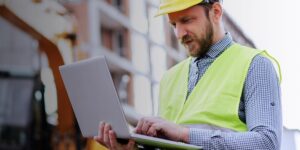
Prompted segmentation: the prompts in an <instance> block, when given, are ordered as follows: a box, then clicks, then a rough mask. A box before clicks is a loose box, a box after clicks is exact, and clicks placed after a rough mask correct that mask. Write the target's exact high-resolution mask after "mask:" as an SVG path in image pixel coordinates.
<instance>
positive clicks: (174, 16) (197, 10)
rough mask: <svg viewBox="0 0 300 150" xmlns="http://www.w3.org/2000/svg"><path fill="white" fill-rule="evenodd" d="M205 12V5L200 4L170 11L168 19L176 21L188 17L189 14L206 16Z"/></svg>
mask: <svg viewBox="0 0 300 150" xmlns="http://www.w3.org/2000/svg"><path fill="white" fill-rule="evenodd" d="M204 13H205V12H204V8H203V7H201V6H199V5H195V6H193V7H190V8H188V9H185V10H181V11H177V12H173V13H169V14H168V20H169V22H175V21H178V20H180V19H181V18H184V17H188V16H204V15H205V14H204Z"/></svg>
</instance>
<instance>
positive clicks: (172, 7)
mask: <svg viewBox="0 0 300 150" xmlns="http://www.w3.org/2000/svg"><path fill="white" fill-rule="evenodd" d="M202 1H203V0H189V1H187V2H184V3H177V4H169V5H162V6H160V7H159V10H158V12H157V13H156V15H155V16H154V17H157V16H161V15H165V14H169V13H173V12H177V11H181V10H184V9H187V8H190V7H192V6H194V5H197V4H199V3H201V2H202Z"/></svg>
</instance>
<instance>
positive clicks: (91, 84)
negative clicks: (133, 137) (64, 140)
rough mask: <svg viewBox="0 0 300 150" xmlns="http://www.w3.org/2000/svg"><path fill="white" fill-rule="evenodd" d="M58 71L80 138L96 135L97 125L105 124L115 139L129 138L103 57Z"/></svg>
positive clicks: (74, 64) (76, 63)
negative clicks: (110, 128) (110, 127)
mask: <svg viewBox="0 0 300 150" xmlns="http://www.w3.org/2000/svg"><path fill="white" fill-rule="evenodd" d="M59 70H60V73H61V76H62V79H63V82H64V85H65V87H66V90H67V93H68V96H69V99H70V101H71V104H72V107H73V111H74V113H75V116H76V119H77V121H78V123H79V127H80V130H81V132H82V135H83V136H84V137H92V136H95V135H97V134H98V125H99V122H100V121H105V122H108V123H110V124H111V125H112V128H113V129H114V131H115V132H116V133H117V136H118V138H124V139H128V138H130V133H129V130H128V126H127V123H126V120H125V116H124V114H123V110H122V108H121V105H120V102H119V98H118V95H117V93H116V90H115V87H114V84H113V80H112V78H111V75H110V72H109V69H108V66H107V64H106V60H105V57H104V56H100V57H95V58H91V59H87V60H83V61H78V62H75V63H73V64H68V65H64V66H60V67H59ZM106 108H109V109H106ZM91 118H92V119H91Z"/></svg>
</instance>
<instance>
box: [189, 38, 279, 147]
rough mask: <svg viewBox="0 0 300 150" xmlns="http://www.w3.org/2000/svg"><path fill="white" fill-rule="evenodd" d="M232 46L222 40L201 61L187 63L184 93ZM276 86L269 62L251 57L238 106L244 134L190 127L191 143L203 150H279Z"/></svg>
mask: <svg viewBox="0 0 300 150" xmlns="http://www.w3.org/2000/svg"><path fill="white" fill-rule="evenodd" d="M232 43H233V41H232V37H231V35H230V34H229V33H226V35H225V37H224V38H223V39H222V40H220V41H219V42H217V43H216V44H214V45H213V46H212V47H211V48H210V49H209V51H208V52H207V53H206V55H204V56H203V57H201V58H193V59H192V61H191V64H190V73H189V86H188V93H190V92H191V91H192V89H193V88H194V87H195V85H196V83H197V82H198V81H199V79H200V78H201V77H202V76H203V74H204V73H205V71H206V69H207V68H208V67H209V66H210V65H211V63H212V62H213V61H214V60H215V59H216V58H217V57H218V56H219V55H220V54H221V53H222V52H223V51H224V50H226V48H228V47H229V46H230V45H231V44H232ZM280 95H281V93H280V85H279V83H278V78H277V74H276V70H275V69H274V67H273V65H272V62H271V61H270V60H269V59H267V58H265V57H263V56H260V55H257V56H255V57H254V58H253V60H252V63H251V65H250V68H249V70H248V75H247V78H246V80H245V84H244V88H243V93H242V97H241V101H240V105H239V112H238V114H239V118H240V119H241V121H243V122H244V123H246V124H247V127H248V131H247V132H224V131H222V130H209V129H203V128H195V127H190V135H189V141H190V143H191V144H194V145H200V146H203V147H204V149H205V150H223V149H236V150H248V149H255V150H258V149H259V150H262V149H264V150H266V149H270V150H279V149H280V141H281V132H282V117H281V102H280V97H281V96H280Z"/></svg>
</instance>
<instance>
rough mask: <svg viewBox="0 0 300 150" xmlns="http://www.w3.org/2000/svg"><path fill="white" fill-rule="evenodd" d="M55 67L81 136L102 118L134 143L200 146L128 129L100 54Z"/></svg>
mask: <svg viewBox="0 0 300 150" xmlns="http://www.w3.org/2000/svg"><path fill="white" fill-rule="evenodd" d="M59 70H60V73H61V75H62V79H63V82H64V85H65V87H66V90H67V93H68V96H69V98H70V101H71V104H72V107H73V110H74V112H75V116H76V119H77V121H78V124H79V127H80V130H81V133H82V135H83V136H84V137H93V136H95V135H97V134H98V125H99V122H100V121H105V122H108V123H110V124H111V125H112V128H113V130H114V131H115V132H116V134H117V137H118V138H120V139H130V138H131V139H135V141H136V142H137V143H140V144H143V145H150V146H156V147H160V148H170V149H201V148H202V147H199V146H195V145H190V144H185V143H181V142H174V141H170V140H166V139H160V138H155V137H151V136H146V135H141V134H135V133H130V131H129V127H128V124H127V122H126V119H125V116H124V112H123V110H122V107H121V104H120V102H119V97H118V95H117V92H116V90H115V87H114V84H113V81H112V78H111V75H110V72H109V69H108V66H107V63H106V60H105V57H104V56H100V57H95V58H91V59H87V60H83V61H79V62H75V63H73V64H69V65H64V66H60V67H59Z"/></svg>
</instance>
